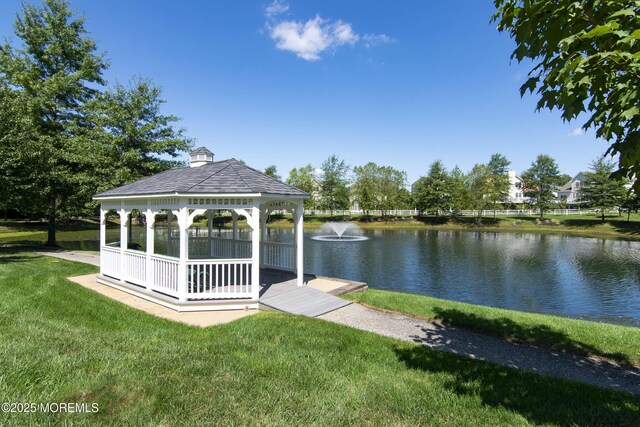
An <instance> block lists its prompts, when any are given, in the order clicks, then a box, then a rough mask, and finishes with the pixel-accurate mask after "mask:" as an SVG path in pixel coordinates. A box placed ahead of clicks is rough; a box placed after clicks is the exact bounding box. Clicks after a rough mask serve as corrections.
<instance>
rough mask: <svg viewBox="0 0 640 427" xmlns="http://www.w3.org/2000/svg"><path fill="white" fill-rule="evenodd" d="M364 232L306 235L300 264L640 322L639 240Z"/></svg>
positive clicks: (511, 305) (419, 290)
mask: <svg viewBox="0 0 640 427" xmlns="http://www.w3.org/2000/svg"><path fill="white" fill-rule="evenodd" d="M278 234H280V235H279V236H278ZM289 235H290V232H288V231H280V232H275V233H272V236H273V237H274V238H276V239H278V240H289V239H290V238H291V237H290V236H289ZM310 235H312V233H308V234H307V237H310ZM364 235H365V236H367V237H369V240H366V241H362V242H323V241H315V240H311V239H309V238H307V240H306V241H305V269H306V271H308V272H313V273H315V274H318V275H324V276H333V277H342V278H346V279H353V280H359V281H363V282H366V283H367V284H369V286H370V287H371V288H373V289H387V290H392V291H401V292H410V293H415V294H423V295H430V296H433V297H436V298H443V299H449V300H455V301H462V302H468V303H472V304H480V305H486V306H493V307H501V308H508V309H513V310H519V311H528V312H535V313H547V314H555V315H559V316H565V317H575V318H582V319H587V320H594V321H603V322H610V323H618V324H623V325H629V326H640V242H629V241H620V240H607V239H595V238H582V237H572V236H564V235H546V234H523V233H491V232H468V231H409V230H401V231H398V230H393V231H387V230H375V231H369V230H367V231H365V232H364Z"/></svg>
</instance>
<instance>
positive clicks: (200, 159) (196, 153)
mask: <svg viewBox="0 0 640 427" xmlns="http://www.w3.org/2000/svg"><path fill="white" fill-rule="evenodd" d="M207 163H213V153H212V152H211V151H209V149H207V148H206V147H199V148H196V149H195V150H193V151H192V152H191V153H189V166H191V167H192V168H197V167H198V166H203V165H206V164H207Z"/></svg>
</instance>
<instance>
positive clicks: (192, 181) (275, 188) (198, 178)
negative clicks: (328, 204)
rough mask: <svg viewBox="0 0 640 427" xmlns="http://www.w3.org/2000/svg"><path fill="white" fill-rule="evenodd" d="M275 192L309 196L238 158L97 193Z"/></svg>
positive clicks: (131, 194) (275, 193)
mask: <svg viewBox="0 0 640 427" xmlns="http://www.w3.org/2000/svg"><path fill="white" fill-rule="evenodd" d="M176 193H178V194H245V193H246V194H253V193H263V194H274V195H290V196H302V197H309V195H308V194H307V193H305V192H304V191H302V190H299V189H297V188H295V187H292V186H290V185H287V184H285V183H282V182H280V181H278V180H276V179H274V178H271V177H270V176H268V175H265V174H264V173H262V172H260V171H257V170H255V169H253V168H250V167H249V166H247V165H245V164H243V163H241V162H239V161H237V160H236V159H229V160H221V161H218V162H212V163H209V164H206V165H204V166H200V167H197V168H192V167H184V168H177V169H170V170H168V171H164V172H160V173H159V174H156V175H153V176H150V177H147V178H143V179H141V180H138V181H135V182H132V183H131V184H126V185H123V186H122V187H118V188H114V189H112V190H109V191H105V192H103V193H100V194H97V195H95V196H94V197H95V198H96V199H101V198H104V197H115V196H137V195H151V194H176Z"/></svg>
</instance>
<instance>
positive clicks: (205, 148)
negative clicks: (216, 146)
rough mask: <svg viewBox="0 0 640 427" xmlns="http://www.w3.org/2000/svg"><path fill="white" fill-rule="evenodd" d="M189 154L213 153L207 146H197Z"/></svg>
mask: <svg viewBox="0 0 640 427" xmlns="http://www.w3.org/2000/svg"><path fill="white" fill-rule="evenodd" d="M189 154H213V153H212V152H211V150H209V149H208V148H207V147H198V148H196V149H195V150H193V151H192V152H190V153H189Z"/></svg>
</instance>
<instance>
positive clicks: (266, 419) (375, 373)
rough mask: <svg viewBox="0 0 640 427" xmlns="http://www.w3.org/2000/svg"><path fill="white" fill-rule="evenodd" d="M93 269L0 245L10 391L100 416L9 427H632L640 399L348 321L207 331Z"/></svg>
mask: <svg viewBox="0 0 640 427" xmlns="http://www.w3.org/2000/svg"><path fill="white" fill-rule="evenodd" d="M92 271H95V268H94V267H92V266H88V265H82V264H79V263H73V262H68V261H64V260H58V259H54V258H48V257H42V256H38V255H34V254H28V253H20V252H16V251H13V252H11V251H8V250H0V293H1V294H2V295H3V298H2V299H0V328H1V329H2V331H3V333H2V334H0V360H3V369H2V375H1V376H0V396H2V397H3V399H4V400H5V401H7V402H34V403H47V402H49V403H50V402H78V403H80V402H86V403H89V404H91V403H96V404H97V405H98V407H99V411H98V412H96V413H82V412H76V413H52V412H35V413H10V412H3V413H0V425H51V424H54V425H58V424H62V423H64V422H67V423H69V424H73V425H113V424H119V425H177V426H179V425H207V424H218V425H248V424H249V425H306V424H314V425H350V424H360V425H389V424H391V425H445V426H446V425H456V426H458V425H487V424H491V425H496V426H500V425H540V424H546V425H629V426H632V425H635V424H636V422H637V420H638V419H639V417H640V397H639V396H636V395H632V394H628V393H619V392H613V391H608V390H602V389H599V388H596V387H591V386H587V385H582V384H578V383H572V382H567V381H562V380H556V379H553V378H548V377H542V376H539V375H536V374H531V373H526V372H521V371H518V370H516V369H511V368H506V367H503V366H498V365H494V364H492V363H487V362H482V361H478V360H473V359H469V358H464V357H460V356H456V355H453V354H449V353H445V352H440V351H435V350H429V349H426V348H424V347H422V346H419V345H416V344H412V343H407V342H402V341H398V340H394V339H390V338H386V337H381V336H378V335H376V334H372V333H367V332H363V331H358V330H355V329H351V328H347V327H344V326H341V325H336V324H332V323H329V322H324V321H321V320H317V319H309V318H304V317H299V316H291V315H286V314H280V313H260V314H257V315H255V316H249V317H248V318H244V319H241V320H238V321H235V322H231V323H229V324H225V325H219V326H214V327H209V328H197V327H189V326H186V325H182V324H180V323H176V322H171V321H168V320H165V319H160V318H156V317H154V316H152V315H149V314H147V313H144V312H141V311H138V310H135V309H133V308H130V307H127V306H124V305H122V304H119V303H118V302H115V301H112V300H109V299H107V298H105V297H102V296H101V295H98V294H96V293H94V292H92V291H90V290H88V289H84V288H82V287H79V286H77V285H76V284H73V283H71V282H69V281H68V280H66V277H69V276H74V275H79V274H87V273H91V272H92Z"/></svg>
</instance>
